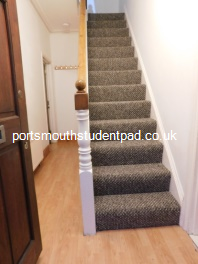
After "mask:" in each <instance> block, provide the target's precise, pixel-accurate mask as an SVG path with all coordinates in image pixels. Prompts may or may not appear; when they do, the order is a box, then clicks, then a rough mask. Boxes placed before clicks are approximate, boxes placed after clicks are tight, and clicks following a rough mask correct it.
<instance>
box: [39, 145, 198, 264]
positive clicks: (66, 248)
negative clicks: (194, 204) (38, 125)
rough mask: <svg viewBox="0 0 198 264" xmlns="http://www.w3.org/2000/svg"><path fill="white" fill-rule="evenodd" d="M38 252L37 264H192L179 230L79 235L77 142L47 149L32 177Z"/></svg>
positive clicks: (195, 258) (188, 243) (194, 255)
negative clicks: (39, 237)
mask: <svg viewBox="0 0 198 264" xmlns="http://www.w3.org/2000/svg"><path fill="white" fill-rule="evenodd" d="M35 184H36V193H37V200H38V210H39V218H40V225H41V235H42V242H43V251H42V253H41V256H40V258H39V260H38V264H93V263H94V264H120V263H124V264H129V263H130V264H131V263H132V264H139V263H141V264H159V263H160V264H167V263H170V264H178V263H180V264H196V263H198V252H197V251H196V250H195V247H194V245H193V242H192V240H191V239H190V237H189V236H188V235H187V233H186V232H184V231H183V230H182V229H181V228H180V227H178V226H176V227H162V228H147V229H134V230H121V231H108V232H99V233H97V235H96V236H92V237H85V236H83V228H82V218H81V203H80V189H79V179H78V150H77V143H76V142H72V141H70V142H69V141H68V142H60V143H58V144H53V145H51V152H50V154H49V155H48V156H47V158H46V159H45V160H44V161H43V162H42V164H41V165H40V167H39V168H38V169H37V171H36V174H35Z"/></svg>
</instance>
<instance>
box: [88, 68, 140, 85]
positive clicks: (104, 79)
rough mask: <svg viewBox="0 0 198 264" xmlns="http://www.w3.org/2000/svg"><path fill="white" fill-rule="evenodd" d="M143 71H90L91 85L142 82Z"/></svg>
mask: <svg viewBox="0 0 198 264" xmlns="http://www.w3.org/2000/svg"><path fill="white" fill-rule="evenodd" d="M140 82H141V71H111V72H108V71H104V72H103V71H101V72H94V71H92V72H89V85H90V86H97V85H127V84H140Z"/></svg>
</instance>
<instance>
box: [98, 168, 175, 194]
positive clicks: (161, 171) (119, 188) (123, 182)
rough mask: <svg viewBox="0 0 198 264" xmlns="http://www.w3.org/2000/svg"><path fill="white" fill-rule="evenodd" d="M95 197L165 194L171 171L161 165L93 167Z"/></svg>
mask: <svg viewBox="0 0 198 264" xmlns="http://www.w3.org/2000/svg"><path fill="white" fill-rule="evenodd" d="M93 174H94V187H95V189H94V191H95V195H96V196H98V195H116V194H132V193H150V192H165V191H168V190H169V185H170V177H171V175H170V171H169V170H167V169H166V168H165V167H164V166H163V165H162V164H161V163H153V164H137V165H125V166H123V165H117V166H99V167H93Z"/></svg>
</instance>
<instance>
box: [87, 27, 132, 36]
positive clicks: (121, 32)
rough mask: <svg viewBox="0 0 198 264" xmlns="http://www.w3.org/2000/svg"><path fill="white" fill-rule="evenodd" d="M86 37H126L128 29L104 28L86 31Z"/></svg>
mask: <svg viewBox="0 0 198 264" xmlns="http://www.w3.org/2000/svg"><path fill="white" fill-rule="evenodd" d="M87 34H88V37H92V38H107V37H128V36H129V29H128V28H121V29H120V28H110V29H109V28H107V29H106V28H104V29H100V28H99V29H88V32H87Z"/></svg>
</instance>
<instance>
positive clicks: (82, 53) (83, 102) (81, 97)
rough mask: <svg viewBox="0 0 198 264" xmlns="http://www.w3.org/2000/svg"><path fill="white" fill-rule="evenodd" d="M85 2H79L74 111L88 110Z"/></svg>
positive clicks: (82, 0)
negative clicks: (77, 66) (77, 64)
mask: <svg viewBox="0 0 198 264" xmlns="http://www.w3.org/2000/svg"><path fill="white" fill-rule="evenodd" d="M86 35H87V32H86V0H81V2H80V31H79V47H78V56H79V68H78V80H77V82H76V88H77V90H78V91H77V93H76V94H75V109H76V110H85V109H88V93H87V91H86V89H87V85H86V79H87V73H86V69H87V65H86V60H87V58H86V56H87V52H86Z"/></svg>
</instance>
